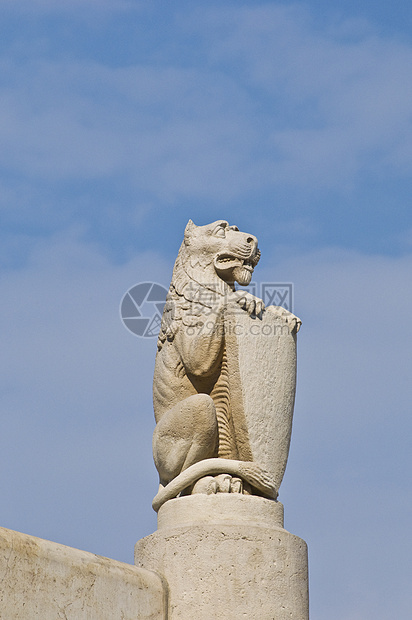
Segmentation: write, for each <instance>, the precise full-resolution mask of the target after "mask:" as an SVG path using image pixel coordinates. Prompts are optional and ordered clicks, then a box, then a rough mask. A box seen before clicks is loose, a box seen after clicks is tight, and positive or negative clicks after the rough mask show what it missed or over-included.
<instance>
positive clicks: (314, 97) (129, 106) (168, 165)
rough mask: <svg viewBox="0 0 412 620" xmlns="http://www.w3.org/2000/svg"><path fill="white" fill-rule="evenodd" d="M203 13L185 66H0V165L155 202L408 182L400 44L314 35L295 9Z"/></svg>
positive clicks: (407, 54)
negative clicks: (104, 185) (123, 188)
mask: <svg viewBox="0 0 412 620" xmlns="http://www.w3.org/2000/svg"><path fill="white" fill-rule="evenodd" d="M199 11H200V12H199ZM199 11H194V12H192V13H189V14H188V15H186V16H185V19H184V20H183V23H184V26H182V30H181V31H180V32H179V34H180V35H181V36H182V37H183V36H184V34H185V33H189V34H190V35H193V34H194V33H197V34H198V35H199V37H200V42H199V45H200V49H201V50H202V54H200V55H198V60H197V61H194V62H192V63H191V65H190V67H188V66H186V67H185V68H183V67H182V66H181V63H180V60H179V59H178V58H173V57H172V58H169V56H168V55H167V54H166V48H165V50H163V52H162V48H161V46H160V49H159V54H160V56H159V57H160V59H161V60H160V62H157V64H156V66H155V65H150V64H139V63H138V62H137V63H135V64H134V65H133V66H130V67H128V68H119V67H118V68H113V67H112V68H109V67H107V66H104V65H102V64H99V63H96V62H93V61H90V60H88V61H87V62H86V61H82V62H74V61H69V60H56V59H54V60H45V59H40V57H39V58H36V57H34V58H32V60H30V61H29V62H28V63H27V64H24V63H21V61H20V60H19V61H18V62H15V61H14V59H13V56H7V57H4V59H3V61H2V71H3V75H4V80H3V81H4V84H5V85H4V86H3V88H2V90H1V94H2V98H1V101H2V103H1V106H0V118H1V119H2V121H1V123H0V137H1V139H2V143H3V145H4V148H3V149H2V153H3V155H2V156H1V163H2V165H3V167H4V170H5V171H10V172H11V173H12V175H16V174H17V175H18V174H23V175H25V176H26V179H30V182H31V183H32V184H34V185H35V184H36V182H40V181H41V182H43V183H44V182H45V181H47V182H56V181H57V182H58V181H65V182H66V181H73V180H92V179H96V180H103V179H108V178H109V179H114V178H118V177H120V176H121V177H122V178H123V179H124V182H125V183H126V185H127V186H129V187H131V188H134V191H144V192H149V193H151V194H152V195H153V196H155V197H156V198H157V199H160V200H163V201H169V200H172V201H173V200H175V199H176V198H177V197H179V196H186V197H188V196H190V197H207V198H208V199H219V200H221V201H230V200H233V199H236V198H239V197H241V196H242V195H244V194H245V192H248V191H251V190H253V191H257V190H259V191H262V189H263V190H264V189H266V190H267V189H268V188H271V189H272V190H273V189H274V188H276V187H277V186H278V187H279V186H285V185H286V186H288V185H291V184H292V185H293V186H294V187H300V188H301V190H304V191H308V190H309V191H311V192H317V191H319V190H320V189H322V188H333V189H338V190H339V189H345V188H347V187H352V186H353V185H354V184H356V183H357V182H358V181H359V179H360V178H362V175H365V174H371V175H372V176H373V175H375V177H376V178H378V176H379V175H381V174H382V172H383V171H384V172H385V174H386V176H387V177H388V178H393V177H394V176H395V177H396V176H397V175H398V176H402V175H409V173H410V170H411V166H412V158H411V153H410V148H409V146H408V145H409V144H410V142H411V121H410V101H411V94H412V78H411V75H412V73H411V70H410V69H411V66H412V50H411V47H410V46H409V45H408V44H407V43H400V42H397V41H394V40H390V39H385V38H383V37H378V36H377V35H376V34H374V33H373V31H372V32H371V30H370V28H369V29H368V28H365V29H364V30H362V28H361V27H360V26H359V24H358V23H356V24H355V25H353V24H350V23H349V25H348V24H346V25H345V23H343V25H342V27H341V28H337V27H336V26H333V27H332V26H331V28H330V29H329V30H328V28H327V27H326V26H323V27H321V28H320V27H316V25H315V24H314V22H313V21H311V19H310V18H309V17H308V15H307V13H305V12H304V11H303V9H302V7H298V8H297V7H294V8H293V9H291V8H285V7H283V8H282V7H279V6H276V5H265V6H264V7H258V8H231V9H230V10H229V9H226V10H222V11H220V10H218V9H214V10H213V11H212V12H211V11H210V10H205V9H203V8H202V9H200V10H199ZM200 17H201V19H200ZM208 18H209V19H210V20H212V19H213V20H214V21H212V22H208ZM217 22H218V25H216V23H217ZM213 25H214V26H216V27H215V28H213V29H212V28H211V26H213ZM229 25H230V27H229ZM345 27H346V31H345ZM342 31H345V32H344V34H342ZM351 32H353V33H354V34H353V36H350V33H351ZM202 46H203V47H202ZM163 53H164V56H163V55H162V54H163ZM262 102H264V103H262ZM4 191H5V192H7V191H9V190H8V188H7V184H6V187H5V189H4Z"/></svg>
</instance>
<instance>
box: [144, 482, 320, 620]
mask: <svg viewBox="0 0 412 620" xmlns="http://www.w3.org/2000/svg"><path fill="white" fill-rule="evenodd" d="M135 563H136V565H137V566H140V567H142V568H145V569H149V570H153V571H156V572H157V573H158V574H160V575H161V576H163V577H164V578H165V580H166V582H167V584H168V590H169V594H168V596H169V616H168V617H169V620H177V619H182V620H193V618H196V619H197V620H214V619H219V620H239V619H240V618H245V620H246V619H247V620H253V619H256V620H286V619H288V620H291V619H292V620H308V617H309V613H308V562H307V547H306V543H305V542H304V541H303V540H301V539H300V538H298V537H297V536H294V535H293V534H290V533H289V532H287V531H286V530H285V529H283V506H282V504H280V503H279V502H274V501H272V500H267V499H264V498H262V497H256V496H246V495H237V494H230V493H226V494H225V493H221V494H217V495H191V496H187V497H180V498H177V499H173V500H170V501H168V502H167V503H166V504H164V505H163V506H162V508H161V509H160V510H159V514H158V530H157V531H156V532H155V533H154V534H152V535H151V536H147V537H146V538H143V539H142V540H140V541H139V542H138V543H137V544H136V550H135Z"/></svg>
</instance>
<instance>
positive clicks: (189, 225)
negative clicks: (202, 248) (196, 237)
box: [185, 220, 197, 241]
mask: <svg viewBox="0 0 412 620" xmlns="http://www.w3.org/2000/svg"><path fill="white" fill-rule="evenodd" d="M195 228H197V226H196V224H194V223H193V222H192V220H189V221H188V223H187V224H186V228H185V241H187V240H189V237H190V235H191V234H192V232H193V231H194V230H195Z"/></svg>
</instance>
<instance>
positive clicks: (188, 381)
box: [153, 220, 301, 511]
mask: <svg viewBox="0 0 412 620" xmlns="http://www.w3.org/2000/svg"><path fill="white" fill-rule="evenodd" d="M259 259H260V251H259V249H258V242H257V239H256V237H254V236H253V235H250V234H248V233H243V232H240V231H239V229H238V228H237V227H236V226H229V224H228V222H226V221H224V220H219V221H217V222H213V223H212V224H208V225H206V226H196V225H195V224H194V223H193V222H192V221H191V220H190V221H189V222H188V224H187V226H186V229H185V233H184V240H183V243H182V245H181V248H180V250H179V254H178V256H177V259H176V263H175V267H174V271H173V277H172V282H171V285H170V289H169V293H168V296H167V300H166V305H165V308H164V312H163V318H162V325H161V329H160V334H159V339H158V352H157V356H156V364H155V373H154V384H153V402H154V412H155V419H156V423H157V425H156V429H155V432H154V436H153V454H154V461H155V464H156V467H157V470H158V472H159V478H160V487H159V492H158V494H157V495H156V497H155V498H154V500H153V508H154V509H155V510H156V511H157V510H158V509H159V508H160V507H161V506H162V505H163V504H164V503H165V502H166V501H168V500H170V499H172V498H175V497H177V496H178V495H179V494H181V495H188V494H196V493H206V494H213V493H223V492H226V493H237V494H247V495H261V496H263V497H266V498H269V499H276V498H277V495H278V490H279V486H280V483H281V481H282V478H283V474H284V471H285V467H286V461H287V457H288V451H289V444H290V436H291V428H292V416H293V407H294V396H295V385H296V333H297V332H298V330H299V328H300V325H301V321H300V320H299V319H298V318H297V317H296V316H295V315H293V314H292V313H290V312H288V311H287V310H285V309H283V308H281V307H278V306H269V307H268V308H265V305H264V303H263V301H262V300H261V299H258V298H257V297H254V296H253V295H251V294H250V293H248V292H246V291H242V290H236V285H235V283H237V284H239V285H240V286H247V285H248V284H249V283H250V281H251V278H252V274H253V270H254V268H255V267H256V265H257V264H258V261H259Z"/></svg>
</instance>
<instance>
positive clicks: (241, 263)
mask: <svg viewBox="0 0 412 620" xmlns="http://www.w3.org/2000/svg"><path fill="white" fill-rule="evenodd" d="M259 259H260V250H257V251H256V252H254V253H253V255H252V256H249V257H248V258H239V257H238V256H234V255H233V254H227V253H226V254H220V255H219V256H217V257H216V258H215V261H214V264H215V269H216V271H217V272H218V273H219V274H220V277H222V278H223V279H224V280H226V281H229V279H233V280H235V281H236V282H238V284H240V285H241V286H247V285H248V284H249V283H250V281H251V279H252V274H253V271H254V268H255V267H256V265H257V264H258V262H259Z"/></svg>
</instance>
